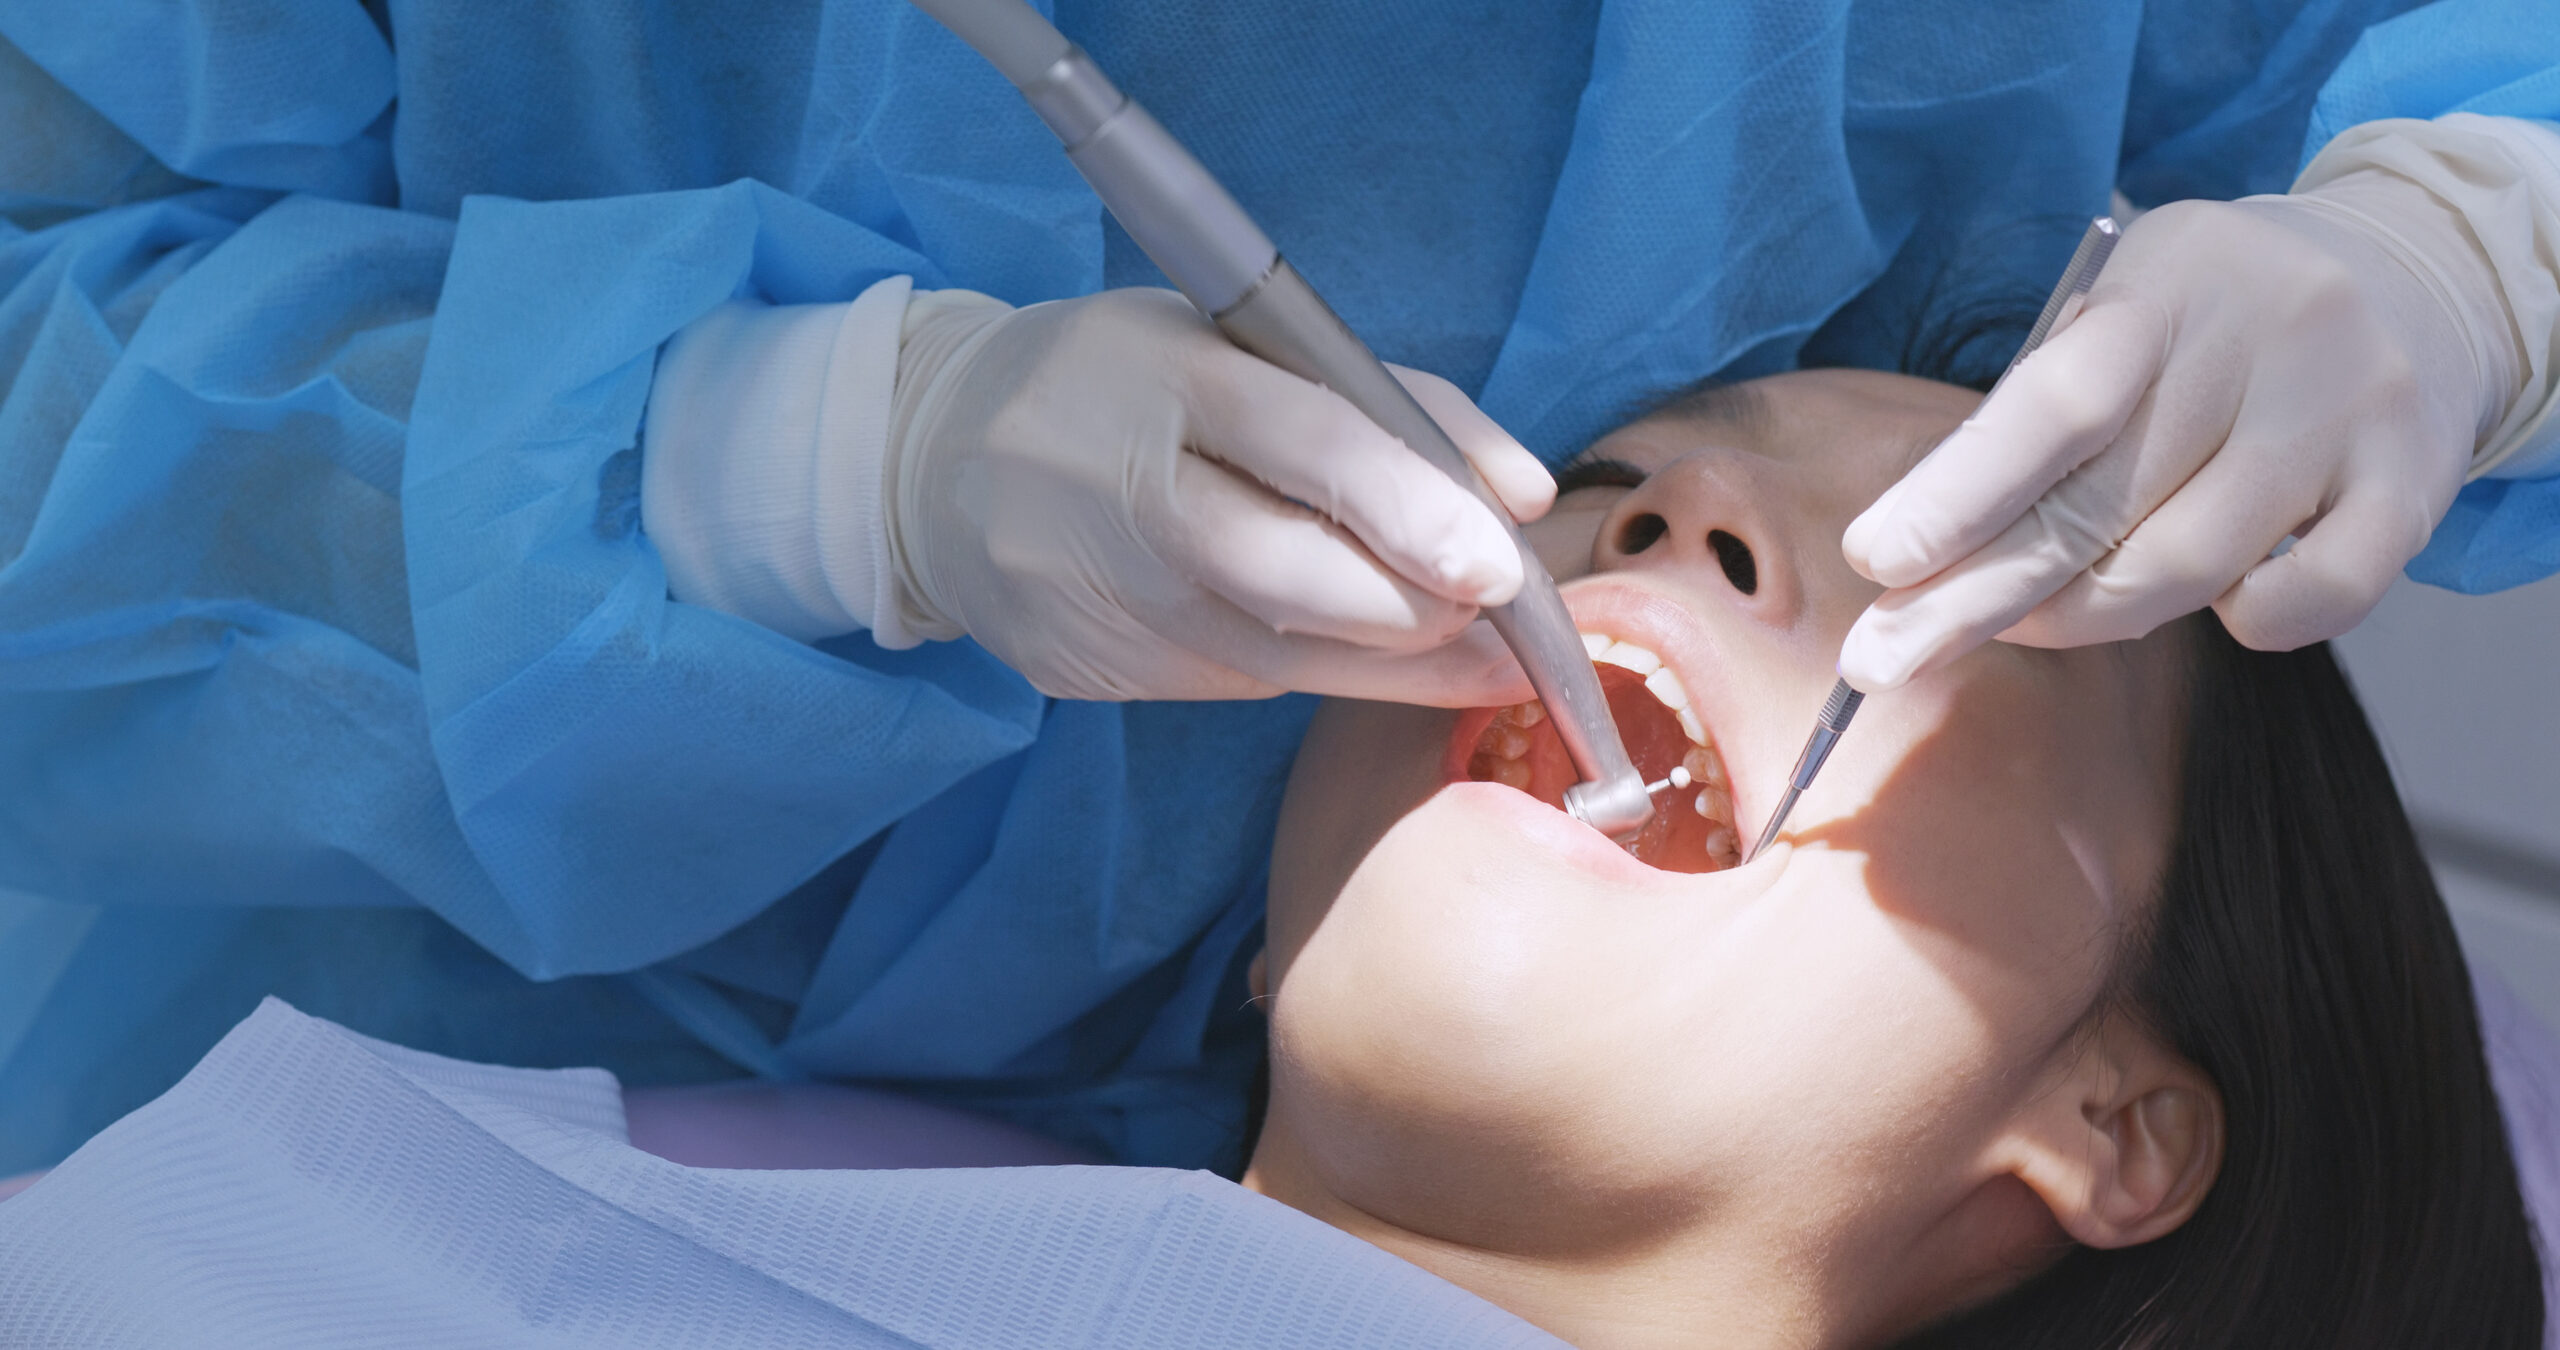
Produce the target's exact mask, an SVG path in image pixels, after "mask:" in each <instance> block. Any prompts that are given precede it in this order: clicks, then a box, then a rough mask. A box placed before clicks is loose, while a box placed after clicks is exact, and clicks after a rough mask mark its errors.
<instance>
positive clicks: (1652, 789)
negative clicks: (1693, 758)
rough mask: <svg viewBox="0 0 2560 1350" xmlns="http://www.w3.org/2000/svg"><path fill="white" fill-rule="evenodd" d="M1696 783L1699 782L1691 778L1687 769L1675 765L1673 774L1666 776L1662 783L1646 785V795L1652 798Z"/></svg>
mask: <svg viewBox="0 0 2560 1350" xmlns="http://www.w3.org/2000/svg"><path fill="white" fill-rule="evenodd" d="M1696 781H1698V780H1697V779H1694V778H1691V777H1690V776H1689V771H1688V770H1687V769H1684V768H1682V767H1680V766H1679V765H1677V764H1674V765H1672V766H1671V772H1670V773H1668V774H1666V775H1664V776H1663V779H1662V781H1661V782H1659V783H1647V784H1645V785H1644V795H1646V796H1648V797H1650V796H1652V795H1653V794H1655V793H1657V792H1661V791H1664V790H1666V789H1671V788H1684V787H1687V786H1689V785H1690V784H1691V783H1694V782H1696Z"/></svg>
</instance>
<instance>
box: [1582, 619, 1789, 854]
mask: <svg viewBox="0 0 2560 1350" xmlns="http://www.w3.org/2000/svg"><path fill="white" fill-rule="evenodd" d="M1563 591H1564V601H1565V608H1566V609H1567V610H1569V611H1571V613H1572V614H1573V621H1574V626H1575V627H1577V628H1579V629H1580V630H1581V631H1583V632H1585V633H1602V634H1606V635H1608V636H1610V637H1613V638H1621V639H1624V640H1626V641H1628V642H1632V643H1634V644H1636V645H1637V646H1639V647H1643V648H1646V649H1647V650H1650V651H1651V652H1652V653H1653V654H1654V655H1656V656H1659V657H1661V658H1662V664H1663V665H1665V666H1667V667H1669V668H1670V670H1671V673H1672V674H1674V675H1676V676H1678V677H1679V678H1680V687H1681V688H1682V689H1685V690H1687V691H1688V694H1689V706H1690V707H1691V708H1692V709H1694V710H1695V711H1696V712H1697V715H1698V722H1699V725H1701V726H1703V727H1705V728H1706V731H1707V740H1708V743H1709V744H1711V745H1713V746H1715V748H1716V753H1717V754H1718V755H1720V756H1722V757H1723V759H1724V765H1725V772H1726V774H1727V775H1728V776H1729V777H1730V778H1731V779H1732V788H1731V791H1732V792H1733V802H1734V813H1735V815H1736V816H1738V817H1740V818H1741V819H1742V820H1749V819H1756V818H1757V817H1756V816H1755V814H1754V813H1755V811H1757V810H1759V809H1761V804H1760V803H1759V802H1758V801H1757V800H1756V794H1752V793H1750V790H1749V785H1748V784H1747V783H1746V781H1745V779H1746V776H1747V775H1746V773H1745V771H1744V768H1743V766H1742V765H1741V764H1740V763H1738V762H1736V760H1735V757H1734V752H1735V750H1736V749H1738V748H1739V747H1736V746H1733V745H1729V744H1728V743H1727V742H1726V740H1725V738H1724V737H1723V736H1722V735H1721V734H1720V733H1719V732H1718V729H1717V725H1718V721H1719V719H1720V717H1721V716H1722V715H1723V714H1724V713H1726V712H1727V711H1728V709H1727V708H1726V707H1725V706H1724V701H1723V697H1722V695H1723V693H1724V691H1725V689H1726V688H1727V687H1728V683H1729V682H1719V681H1718V680H1717V679H1716V677H1715V671H1716V669H1717V664H1718V662H1717V657H1718V655H1719V653H1720V651H1721V648H1722V645H1723V644H1721V643H1719V642H1717V640H1716V639H1715V638H1714V636H1713V635H1712V634H1710V633H1709V632H1708V629H1707V626H1706V625H1705V624H1703V623H1700V622H1699V621H1698V616H1697V614H1696V612H1695V611H1694V610H1693V609H1691V607H1690V605H1689V603H1688V601H1687V600H1686V599H1685V598H1683V597H1681V596H1680V595H1678V594H1675V593H1672V592H1669V591H1667V590H1666V589H1665V588H1663V587H1661V586H1658V585H1654V584H1649V583H1648V582H1647V581H1646V580H1644V579H1642V578H1638V577H1630V576H1623V575H1618V574H1611V573H1602V574H1595V575H1592V576H1587V577H1580V578H1577V579H1575V580H1574V581H1571V582H1568V583H1567V584H1566V585H1565V586H1564V587H1563ZM1734 828H1735V829H1736V830H1737V831H1739V830H1741V829H1742V828H1743V826H1742V824H1741V820H1737V821H1736V822H1735V826H1734Z"/></svg>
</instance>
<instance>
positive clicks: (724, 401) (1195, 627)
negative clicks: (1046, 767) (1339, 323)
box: [642, 278, 1554, 706]
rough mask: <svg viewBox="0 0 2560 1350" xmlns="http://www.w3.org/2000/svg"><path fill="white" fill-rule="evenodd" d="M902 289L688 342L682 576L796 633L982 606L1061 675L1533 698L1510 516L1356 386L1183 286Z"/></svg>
mask: <svg viewBox="0 0 2560 1350" xmlns="http://www.w3.org/2000/svg"><path fill="white" fill-rule="evenodd" d="M907 285H908V283H907V280H906V279H905V278H892V279H890V280H889V281H887V282H883V283H880V284H879V285H877V286H875V287H873V288H872V289H871V290H870V291H869V292H866V293H865V295H864V296H863V297H862V298H861V299H860V300H859V301H856V302H855V303H853V304H852V305H851V306H845V305H824V306H793V307H785V308H772V307H766V306H761V305H756V304H753V303H752V302H733V303H732V304H731V305H729V306H726V307H724V308H722V309H721V310H717V311H714V312H713V313H712V314H711V315H709V316H706V317H705V318H704V319H701V320H698V321H696V322H695V323H694V324H693V325H692V326H690V327H689V328H688V329H687V330H686V331H685V332H684V333H682V334H680V335H679V336H678V337H677V339H676V340H675V341H674V342H672V343H670V344H669V347H668V349H667V351H666V352H665V354H664V355H663V356H662V358H661V362H660V368H659V375H658V379H657V382H656V385H655V387H654V389H653V392H652V395H651V403H650V413H649V429H648V432H647V440H646V444H645V446H644V452H643V462H644V466H645V467H644V470H643V487H642V496H643V508H642V509H643V517H644V523H645V527H646V528H647V530H648V531H649V533H650V535H651V537H652V538H653V539H654V540H655V541H656V542H657V544H658V547H659V549H660V551H661V553H662V554H663V556H665V558H666V560H667V568H668V576H669V581H670V585H671V589H672V590H673V591H674V593H675V595H676V596H677V598H679V599H682V600H687V601H692V602H695V603H701V604H705V605H709V606H711V607H713V608H718V609H723V610H727V611H729V612H731V613H735V614H739V615H743V616H745V617H748V618H752V619H756V620H757V621H759V622H762V623H764V624H766V625H768V626H770V627H773V628H776V629H779V630H780V631H782V632H785V633H788V634H790V635H792V636H795V637H800V638H803V639H815V638H819V637H826V636H832V635H834V634H838V633H844V632H850V631H853V630H855V629H857V628H867V629H869V630H870V631H871V633H872V635H873V637H874V639H875V640H877V641H878V642H880V643H881V644H882V645H884V646H889V647H901V646H911V645H913V644H914V643H915V642H916V641H918V640H920V639H934V638H955V637H958V636H960V635H962V634H963V633H966V634H967V635H969V636H970V637H973V638H975V639H977V641H978V642H979V643H980V644H982V645H983V646H985V647H986V648H987V649H988V650H990V651H992V652H994V653H995V654H996V655H997V656H998V657H1000V658H1002V659H1003V660H1004V661H1005V662H1007V663H1008V664H1010V665H1011V666H1013V668H1014V669H1016V670H1018V671H1020V672H1022V674H1024V675H1025V676H1027V677H1029V679H1030V680H1031V682H1032V683H1033V684H1034V685H1036V686H1038V687H1039V688H1040V689H1041V690H1042V691H1043V692H1045V693H1048V694H1051V695H1055V696H1059V697H1065V698H1081V699H1138V698H1151V699H1212V698H1257V697H1264V696H1268V695H1272V694H1277V693H1281V692H1284V691H1289V690H1303V691H1310V692H1316V693H1326V694H1344V695H1351V696H1356V697H1365V698H1376V699H1389V700H1397V701H1404V702H1412V703H1430V704H1442V705H1448V706H1468V705H1480V704H1485V703H1497V702H1501V701H1503V700H1505V699H1512V698H1518V697H1522V696H1524V695H1525V690H1526V689H1527V684H1526V681H1525V679H1524V678H1523V677H1522V675H1521V674H1520V671H1519V667H1518V665H1517V664H1516V663H1515V662H1514V661H1513V660H1512V658H1511V655H1510V653H1509V651H1508V650H1507V649H1506V648H1504V647H1503V645H1502V643H1501V641H1500V640H1499V639H1498V638H1496V637H1495V636H1494V635H1493V633H1492V631H1491V629H1490V627H1489V626H1488V625H1486V624H1484V623H1482V622H1476V621H1475V620H1476V615H1477V610H1478V608H1479V607H1480V606H1485V605H1494V604H1500V603H1502V602H1504V601H1507V600H1509V599H1510V598H1511V597H1512V595H1513V594H1514V593H1515V592H1516V591H1517V590H1518V589H1519V587H1520V584H1521V569H1520V560H1519V556H1518V553H1517V552H1516V550H1515V548H1514V546H1513V544H1512V542H1511V539H1510V536H1509V534H1508V533H1507V532H1506V531H1505V530H1504V529H1503V527H1502V525H1501V523H1500V522H1499V521H1498V520H1497V519H1496V518H1495V517H1494V515H1493V513H1492V511H1491V510H1489V509H1488V508H1487V507H1486V506H1485V505H1484V504H1483V503H1482V502H1481V501H1479V500H1478V499H1477V498H1476V497H1475V496H1474V495H1473V494H1472V493H1470V492H1469V491H1467V490H1466V489H1464V488H1461V487H1460V486H1458V485H1457V484H1456V483H1454V482H1452V481H1451V480H1450V479H1449V478H1448V477H1447V476H1445V475H1444V474H1442V473H1440V472H1439V471H1438V470H1436V469H1434V468H1432V467H1431V466H1430V465H1429V464H1428V463H1427V462H1425V461H1424V460H1423V459H1422V458H1421V457H1420V456H1419V455H1417V454H1415V453H1414V452H1413V451H1411V450H1409V449H1407V448H1406V447H1405V446H1404V445H1403V443H1401V442H1399V441H1397V440H1395V439H1394V438H1392V437H1390V436H1388V435H1387V434H1386V433H1385V432H1383V431H1381V430H1379V429H1378V428H1377V426H1376V425H1375V424H1373V423H1371V422H1370V421H1369V420H1368V419H1367V418H1366V417H1364V416H1362V415H1361V414H1360V413H1359V412H1358V411H1357V410H1355V409H1354V408H1353V407H1352V406H1351V405H1350V404H1349V403H1347V402H1345V401H1344V400H1343V399H1341V398H1340V397H1338V396H1336V395H1334V394H1333V393H1331V392H1329V391H1328V390H1326V389H1324V388H1322V387H1320V386H1317V385H1314V384H1311V383H1308V382H1307V381H1305V380H1302V379H1300V378H1299V377H1297V376H1296V375H1293V374H1290V373H1288V372H1286V371H1283V370H1280V369H1279V368H1278V367H1275V366H1272V365H1269V364H1266V363H1265V362H1263V361H1261V360H1260V359H1258V358H1256V357H1253V356H1250V355H1248V354H1246V353H1245V352H1243V351H1241V350H1239V349H1238V348H1236V347H1234V346H1233V345H1231V344H1230V343H1229V342H1228V341H1227V340H1226V338H1225V337H1223V336H1222V335H1221V334H1220V333H1219V332H1218V331H1217V330H1216V329H1215V328H1213V327H1211V326H1210V325H1209V323H1208V322H1207V321H1205V320H1203V319H1202V318H1201V317H1200V316H1199V315H1198V314H1197V313H1196V312H1195V311H1193V309H1192V308H1191V307H1190V306H1189V305H1188V304H1187V303H1185V302H1184V301H1183V299H1182V297H1180V296H1179V295H1176V294H1174V293H1173V292H1171V291H1156V290H1134V289H1132V290H1116V291H1106V292H1103V293H1100V294H1096V295H1091V296H1086V297H1084V298H1081V299H1075V300H1061V301H1055V302H1051V303H1048V304H1041V305H1032V306H1029V307H1027V308H1022V309H1016V308H1014V307H1012V306H1010V305H1007V304H1004V303H1002V302H1001V301H997V300H994V299H991V298H989V297H987V296H983V295H978V294H975V293H973V292H968V291H932V292H915V293H913V295H912V298H910V295H909V292H908V289H907ZM893 371H894V378H892V372H893ZM1396 373H1397V374H1398V376H1399V377H1401V378H1402V379H1403V380H1404V382H1405V384H1406V386H1407V387H1408V388H1410V389H1411V390H1412V391H1413V393H1414V395H1415V396H1416V398H1417V399H1419V400H1420V402H1421V403H1422V404H1423V406H1424V407H1425V409H1427V410H1428V411H1429V412H1430V413H1431V415H1432V416H1433V417H1434V418H1435V419H1437V420H1438V421H1439V422H1440V424H1441V426H1442V427H1443V428H1445V429H1446V430H1447V431H1448V432H1449V434H1450V437H1451V439H1453V440H1454V441H1456V443H1457V444H1458V446H1459V447H1460V448H1461V449H1462V450H1464V451H1465V452H1466V454H1467V455H1468V457H1469V458H1470V459H1471V460H1472V461H1473V462H1474V463H1475V465H1476V466H1477V468H1478V470H1479V471H1480V472H1481V473H1482V474H1483V476H1484V477H1485V478H1486V480H1487V481H1488V482H1489V483H1490V484H1491V485H1492V487H1493V488H1494V489H1495V491H1496V493H1497V494H1498V495H1499V496H1500V498H1501V499H1502V501H1503V503H1504V505H1505V506H1506V507H1508V508H1509V509H1510V511H1511V512H1512V513H1513V514H1514V515H1515V516H1517V517H1519V518H1521V519H1524V520H1526V519H1531V518H1534V517H1536V516H1538V515H1540V514H1542V513H1544V511H1545V510H1546V508H1547V505H1548V504H1549V502H1550V501H1552V499H1553V497H1554V480H1553V479H1552V478H1551V477H1549V476H1548V474H1547V471H1546V470H1545V468H1544V467H1543V466H1541V465H1540V464H1539V463H1538V461H1537V459H1536V458H1535V457H1534V456H1532V455H1531V454H1530V453H1529V452H1528V451H1527V450H1526V449H1524V448H1522V447H1521V445H1520V444H1519V442H1517V441H1515V440H1513V439H1512V438H1511V437H1510V436H1509V435H1507V434H1505V433H1504V432H1503V431H1502V429H1501V428H1499V427H1498V426H1496V425H1494V423H1493V421H1492V420H1491V419H1490V418H1487V417H1486V416H1485V415H1484V414H1483V413H1482V412H1480V411H1478V410H1477V408H1476V407H1475V405H1474V404H1473V403H1472V402H1470V401H1469V400H1468V399H1467V397H1466V396H1465V395H1464V394H1463V393H1461V392H1459V390H1458V389H1457V388H1456V387H1455V386H1453V385H1451V384H1449V383H1448V382H1447V381H1445V380H1442V379H1440V378H1438V377H1436V376H1432V375H1428V374H1424V373H1422V372H1419V371H1411V370H1402V369H1399V370H1397V372H1396Z"/></svg>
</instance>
